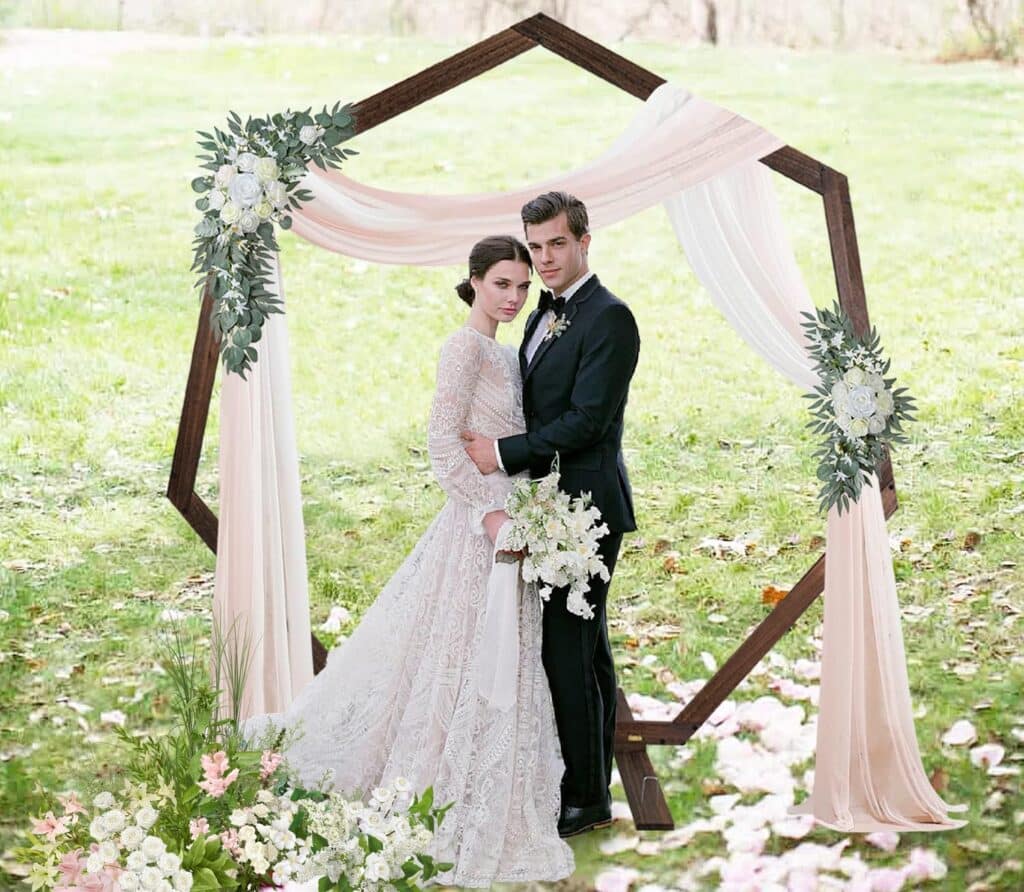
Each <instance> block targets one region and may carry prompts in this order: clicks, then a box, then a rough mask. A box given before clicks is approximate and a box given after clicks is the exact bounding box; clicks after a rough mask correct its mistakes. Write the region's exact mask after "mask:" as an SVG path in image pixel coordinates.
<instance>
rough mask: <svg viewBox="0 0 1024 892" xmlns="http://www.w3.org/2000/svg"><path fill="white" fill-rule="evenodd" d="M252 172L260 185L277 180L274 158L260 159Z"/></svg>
mask: <svg viewBox="0 0 1024 892" xmlns="http://www.w3.org/2000/svg"><path fill="white" fill-rule="evenodd" d="M252 170H253V173H255V174H256V176H257V177H258V178H259V180H260V182H262V183H269V182H270V181H271V180H276V179H277V161H276V160H275V159H274V158H260V159H259V160H258V161H257V162H256V164H255V166H254V167H253V169H252Z"/></svg>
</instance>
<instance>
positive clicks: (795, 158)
mask: <svg viewBox="0 0 1024 892" xmlns="http://www.w3.org/2000/svg"><path fill="white" fill-rule="evenodd" d="M536 46H542V47H544V48H545V49H547V50H549V51H550V52H552V53H555V54H556V55H558V56H561V57H562V58H563V59H566V60H567V61H569V62H571V63H573V64H574V65H577V66H579V67H580V68H583V69H585V70H586V71H589V72H591V73H592V74H595V75H597V76H598V77H600V78H602V79H603V80H606V81H608V82H609V83H611V84H613V85H614V86H616V87H619V88H620V89H621V90H624V91H625V92H627V93H629V94H630V95H632V96H635V97H636V98H638V99H641V100H646V99H647V97H648V96H650V94H651V93H652V92H653V91H654V90H655V89H656V88H657V87H658V86H660V85H661V84H663V83H665V79H664V78H662V77H659V76H658V75H656V74H654V73H653V72H651V71H648V70H647V69H646V68H642V67H641V66H639V65H637V64H636V63H634V62H631V61H630V60H629V59H626V58H625V57H624V56H620V55H619V54H618V53H615V52H613V51H612V50H610V49H608V48H607V47H604V46H602V45H601V44H599V43H596V42H595V41H593V40H590V39H589V38H587V37H584V36H583V35H582V34H580V33H579V32H577V31H574V30H573V29H572V28H569V27H567V26H566V25H563V24H562V23H561V22H558V21H556V20H555V19H552V18H550V17H549V16H547V15H544V14H543V13H538V14H537V15H534V16H531V17H530V18H527V19H523V20H522V21H521V22H519V23H517V24H515V25H512V26H511V27H510V28H506V29H505V30H504V31H500V32H499V33H497V34H495V35H493V36H491V37H488V38H487V39H485V40H482V41H480V42H479V43H476V44H474V45H473V46H471V47H469V48H468V49H465V50H462V51H461V52H458V53H456V54H455V55H453V56H449V57H448V58H447V59H443V60H442V61H440V62H437V63H435V64H434V65H431V66H430V67H429V68H425V69H424V70H423V71H421V72H419V73H418V74H414V75H412V76H411V77H408V78H406V79H405V80H402V81H399V82H398V83H397V84H394V85H392V86H390V87H388V88H387V89H385V90H382V91H381V92H379V93H375V94H374V95H372V96H369V97H367V98H366V99H364V100H362V101H361V102H358V103H356V104H355V105H354V106H353V107H352V114H353V117H354V118H355V132H356V133H365V132H366V131H367V130H370V129H371V128H373V127H376V126H377V125H378V124H382V123H384V122H385V121H388V120H391V119H392V118H394V117H397V116H398V115H400V114H402V113H403V112H406V111H409V110H410V109H413V108H415V107H416V106H418V105H422V104H423V103H424V102H427V101H428V100H430V99H433V98H434V97H436V96H440V95H442V94H443V93H446V92H448V91H449V90H451V89H453V88H454V87H457V86H459V85H460V84H463V83H466V82H467V81H470V80H473V79H474V78H476V77H478V76H479V75H481V74H484V73H485V72H487V71H490V70H491V69H493V68H496V67H498V66H499V65H502V64H503V63H505V62H507V61H509V60H510V59H513V58H515V57H516V56H519V55H521V54H522V53H524V52H526V51H527V50H530V49H533V48H534V47H536ZM760 160H761V162H762V163H763V164H766V165H767V166H768V167H770V168H771V169H772V170H774V171H776V172H777V173H780V174H782V175H783V176H784V177H786V178H788V179H790V180H793V181H794V182H796V183H799V184H800V185H801V186H804V187H805V188H807V189H810V190H811V191H813V192H816V193H818V194H819V195H821V196H822V200H823V205H824V211H825V226H826V229H827V231H828V238H829V247H830V249H831V253H832V266H833V269H834V271H835V281H836V291H837V293H838V296H839V303H840V305H841V306H842V308H843V310H845V312H846V313H847V314H848V315H849V316H850V318H851V319H852V321H853V324H854V328H855V329H856V331H857V332H858V334H865V333H866V332H867V331H868V330H869V328H870V324H869V321H868V310H867V301H866V297H865V293H864V279H863V275H862V272H861V267H860V255H859V252H858V249H857V235H856V232H855V229H854V222H853V207H852V204H851V202H850V189H849V184H848V182H847V179H846V177H845V176H844V175H843V174H841V173H839V171H836V170H833V169H832V168H830V167H828V166H827V165H825V164H822V163H821V162H820V161H817V160H816V159H814V158H812V157H811V156H809V155H805V154H804V153H803V152H800V151H798V150H797V149H794V148H793V147H792V146H788V145H787V146H783V147H782V148H780V149H777V150H776V151H774V152H772V153H770V154H768V155H765V156H764V157H763V158H761V159H760ZM211 310H212V296H211V294H210V292H209V289H206V290H204V292H203V299H202V306H201V308H200V311H199V322H198V326H197V329H196V337H195V342H194V345H193V348H192V362H191V365H190V368H189V375H188V383H187V385H186V390H185V398H184V404H183V406H182V412H181V422H180V424H179V426H178V437H177V441H176V443H175V448H174V458H173V459H172V462H171V474H170V480H169V481H168V484H167V498H168V499H170V501H171V502H172V504H173V505H174V506H175V507H176V508H177V509H178V510H179V511H180V512H181V514H182V516H183V517H184V518H185V520H186V521H187V522H188V524H189V525H190V526H191V527H192V528H193V529H194V530H195V531H196V533H197V534H198V535H199V537H200V538H201V539H202V540H203V541H204V542H205V543H206V545H207V546H208V547H209V548H210V550H211V551H213V552H216V550H217V517H216V515H214V513H213V511H211V510H210V508H209V506H208V505H207V504H206V503H205V502H204V501H203V499H202V498H201V497H200V496H199V495H198V494H197V493H196V491H195V481H196V473H197V470H198V467H199V459H200V455H201V452H202V444H203V435H204V433H205V431H206V420H207V416H208V415H209V409H210V400H211V396H212V393H213V382H214V379H215V377H216V373H217V365H218V349H217V342H216V339H215V336H214V334H213V331H212V329H211V328H210V325H209V317H210V312H211ZM271 324H272V323H271ZM878 477H879V481H880V485H881V487H882V504H883V506H884V509H885V516H886V517H887V518H888V517H889V516H890V515H891V514H892V513H893V512H894V511H895V510H896V508H897V500H896V485H895V483H894V481H893V474H892V462H891V460H890V457H889V455H888V453H886V457H885V459H884V461H883V462H882V463H881V464H880V465H879V468H878ZM824 580H825V556H824V555H822V556H820V557H819V558H818V559H817V561H815V563H814V564H813V565H812V566H811V567H810V568H809V569H808V570H807V572H806V573H805V574H804V575H803V577H802V578H801V579H800V580H799V582H797V584H796V585H795V586H794V587H793V588H792V589H791V590H790V592H789V594H788V595H787V596H786V597H785V598H783V600H782V601H780V602H779V603H778V604H777V605H776V606H775V608H774V609H773V610H772V611H771V612H770V613H769V614H768V615H767V616H766V617H765V618H764V620H762V622H761V623H760V624H759V625H758V626H757V628H755V629H754V631H753V632H752V633H751V634H750V636H749V637H748V638H747V639H746V640H745V641H744V642H743V643H742V644H740V646H739V647H738V648H737V649H736V651H735V652H734V653H733V655H732V656H731V657H730V658H729V659H728V660H726V662H725V663H724V664H723V665H722V667H721V668H720V669H719V670H718V671H717V672H716V673H715V675H714V676H712V678H711V679H709V680H708V682H707V684H706V685H705V686H704V687H703V688H702V689H701V690H700V691H699V692H698V693H697V695H696V696H695V697H694V698H693V700H691V701H690V703H688V704H687V705H686V708H685V709H683V711H682V712H681V713H680V714H679V716H678V717H677V718H676V719H674V720H673V721H667V722H665V721H662V722H653V721H637V720H636V719H635V718H634V717H633V715H632V713H631V711H630V709H629V705H628V703H627V702H626V696H625V694H624V693H623V691H622V689H621V688H620V689H619V692H618V715H617V719H616V730H615V759H616V762H617V763H618V766H619V774H620V776H621V777H622V782H623V786H624V787H625V790H626V796H627V798H628V800H629V805H630V809H631V810H632V813H633V819H634V822H635V824H636V826H637V828H638V829H641V830H664V829H671V828H672V827H673V826H674V822H673V820H672V815H671V813H670V812H669V809H668V804H667V802H666V801H665V796H664V793H663V792H662V789H661V785H660V783H659V781H658V778H657V775H656V773H655V771H654V768H653V766H652V764H651V761H650V758H649V756H648V754H647V747H648V746H649V745H658V744H661V745H675V746H678V745H681V744H683V743H685V742H686V741H687V740H689V739H690V737H692V736H693V734H694V732H695V731H696V730H697V729H698V728H699V727H700V726H701V725H702V724H703V723H704V722H705V721H707V719H708V718H709V717H710V716H711V714H712V713H713V712H714V711H715V709H716V708H717V707H718V705H719V704H720V703H722V702H723V701H724V700H725V699H726V697H728V696H729V694H731V693H732V691H733V690H734V689H735V688H736V686H737V685H738V684H739V683H740V682H741V681H742V680H743V679H744V678H746V676H747V675H748V674H749V673H750V670H751V669H753V668H754V666H755V665H757V663H758V661H759V660H761V659H762V658H763V657H764V656H765V654H767V653H768V651H770V650H771V649H772V647H774V645H775V643H776V642H777V641H778V640H779V639H780V638H781V637H782V636H783V635H784V634H785V633H786V632H787V631H788V630H789V629H790V628H791V627H792V626H793V625H794V624H795V623H796V621H797V620H798V619H799V618H800V617H801V616H802V615H803V613H804V611H805V610H806V609H807V608H808V607H809V606H810V605H811V604H812V603H813V602H814V601H815V600H816V599H817V597H818V595H820V594H821V592H822V591H823V589H824ZM311 643H312V648H313V668H314V671H315V672H320V671H321V670H322V669H323V668H324V666H325V665H326V661H327V651H326V649H325V648H324V646H323V644H322V643H321V642H320V641H319V639H318V638H317V637H316V635H313V636H312V642H311Z"/></svg>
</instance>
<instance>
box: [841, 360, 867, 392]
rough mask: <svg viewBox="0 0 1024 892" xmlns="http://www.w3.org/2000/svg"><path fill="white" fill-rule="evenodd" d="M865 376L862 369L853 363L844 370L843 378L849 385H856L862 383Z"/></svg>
mask: <svg viewBox="0 0 1024 892" xmlns="http://www.w3.org/2000/svg"><path fill="white" fill-rule="evenodd" d="M866 377H867V375H865V373H864V369H862V368H861V367H860V366H857V365H855V366H854V367H853V368H852V369H847V370H846V374H845V375H843V380H844V381H845V382H846V383H847V384H849V385H850V386H851V387H856V386H857V385H858V384H863V383H864V379H865V378H866Z"/></svg>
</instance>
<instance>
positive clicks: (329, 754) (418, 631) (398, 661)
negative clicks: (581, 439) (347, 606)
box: [242, 326, 574, 887]
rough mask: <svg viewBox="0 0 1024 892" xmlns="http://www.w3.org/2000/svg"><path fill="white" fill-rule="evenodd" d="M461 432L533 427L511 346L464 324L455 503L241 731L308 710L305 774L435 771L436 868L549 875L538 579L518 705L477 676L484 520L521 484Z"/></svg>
mask: <svg viewBox="0 0 1024 892" xmlns="http://www.w3.org/2000/svg"><path fill="white" fill-rule="evenodd" d="M467 430H474V431H477V432H479V433H482V434H485V435H486V436H489V437H495V438H497V437H502V436H507V435H509V434H515V433H522V432H523V431H524V430H525V424H524V421H523V412H522V385H521V383H520V377H519V365H518V358H517V355H516V352H515V350H514V349H513V348H512V347H508V346H503V345H500V344H499V343H497V341H495V340H494V339H493V338H490V337H487V336H486V335H484V334H481V333H480V332H478V331H476V329H473V328H471V327H469V326H465V327H463V328H461V329H459V330H458V331H456V332H455V333H454V334H453V335H451V336H450V337H449V339H448V340H447V341H446V342H445V344H444V347H443V348H442V351H441V359H440V363H439V367H438V377H437V391H436V393H435V396H434V402H433V406H432V409H431V413H430V423H429V430H428V449H429V453H430V459H431V464H432V467H433V470H434V473H435V475H436V476H437V479H438V481H439V482H440V484H441V486H442V487H444V489H445V490H446V492H447V493H448V496H449V498H448V501H447V502H446V503H445V505H444V507H443V508H442V509H441V511H440V513H439V514H438V515H437V517H435V518H434V520H433V522H432V523H431V524H430V526H429V527H428V529H427V530H426V532H425V533H424V534H423V536H422V538H420V540H419V542H418V543H417V544H416V546H415V548H414V549H413V550H412V553H411V554H410V555H409V556H408V557H407V558H406V560H405V561H404V563H403V564H402V565H401V567H400V568H399V569H398V571H397V572H396V573H395V574H394V576H393V577H392V578H391V579H390V581H389V582H388V583H387V585H386V586H385V587H384V589H383V591H381V593H380V595H379V596H378V597H377V599H376V601H375V602H374V603H373V605H372V606H371V607H370V608H369V609H368V610H367V611H366V614H365V615H364V616H363V618H362V621H361V622H360V623H359V625H358V627H357V628H356V629H355V631H354V632H353V633H352V635H351V636H350V637H349V639H348V640H347V641H345V642H343V643H342V644H341V645H340V646H338V647H337V648H335V649H334V650H332V651H331V652H330V653H329V655H328V660H327V665H326V667H325V669H324V670H323V671H322V672H320V673H319V674H318V675H316V676H315V677H314V679H313V681H312V682H310V683H309V684H308V685H307V686H306V687H305V688H304V689H303V690H302V691H301V692H300V693H299V695H298V697H297V698H296V700H295V701H294V702H293V703H292V704H291V706H290V707H289V708H288V710H287V711H286V712H285V713H284V714H283V715H282V714H279V713H275V714H272V715H262V716H254V717H252V718H250V719H248V720H246V721H245V722H243V724H242V731H243V733H244V734H245V735H246V737H247V738H249V739H250V740H253V739H256V738H257V736H258V735H260V734H262V733H264V732H265V731H266V730H267V725H268V724H269V723H272V724H274V725H276V726H277V727H280V726H281V725H282V724H284V725H286V726H288V727H293V726H295V725H296V724H297V723H301V725H300V727H299V729H298V730H297V732H296V733H297V734H299V735H301V736H299V738H298V739H297V740H296V741H295V742H294V743H293V744H292V745H291V746H290V748H288V749H287V750H286V751H285V756H286V758H287V760H288V762H289V764H290V765H291V766H292V767H293V768H294V769H295V770H296V772H297V773H298V774H299V776H300V778H301V779H302V781H303V782H305V783H307V784H309V785H313V784H315V783H316V782H317V781H318V780H319V779H320V778H321V777H322V776H323V773H324V771H325V770H326V769H332V770H333V782H334V787H335V788H336V789H337V790H339V791H341V792H344V793H352V792H355V791H360V792H361V793H363V794H364V795H367V794H368V793H369V791H370V790H371V789H372V788H373V787H375V786H378V785H381V784H383V783H387V782H388V781H390V780H391V779H393V778H394V777H396V776H404V777H406V778H408V779H409V780H410V781H411V783H412V787H413V789H414V790H416V791H421V790H423V789H424V788H426V787H427V786H428V785H432V786H433V787H434V799H435V802H436V803H437V804H439V805H443V804H445V803H448V802H454V806H453V807H452V808H451V810H450V811H449V812H448V813H447V814H446V815H445V818H444V820H443V821H442V822H441V825H440V827H439V828H438V830H437V833H436V836H435V839H434V842H433V846H432V848H431V850H430V852H429V854H431V855H433V856H434V857H436V858H437V859H438V860H440V861H450V862H453V863H454V865H455V867H454V868H453V869H452V870H451V871H449V872H447V873H446V874H443V875H442V876H441V877H440V878H439V879H440V881H441V882H444V883H447V884H450V885H458V886H480V887H487V886H490V885H491V884H492V883H498V882H523V881H528V880H538V881H553V880H557V879H561V878H563V877H565V876H568V875H569V874H571V873H572V871H573V869H574V861H573V854H572V850H571V849H570V848H569V846H568V845H566V843H565V842H563V841H562V840H561V839H560V838H559V836H558V830H557V823H558V811H559V785H560V781H561V777H562V771H563V764H562V759H561V755H560V751H559V749H558V738H557V732H556V728H555V720H554V713H553V711H552V706H551V695H550V691H549V689H548V684H547V678H546V676H545V673H544V668H543V665H542V663H541V607H540V603H539V601H538V599H537V596H536V593H535V592H534V590H533V589H532V587H531V588H526V587H525V586H523V585H522V583H520V586H519V594H520V605H519V627H518V628H519V662H518V683H517V690H516V700H515V703H514V705H513V706H512V707H511V708H510V709H508V710H506V711H498V710H496V709H494V708H492V707H491V706H489V705H488V703H487V702H485V701H484V700H483V699H481V697H480V696H479V694H478V691H477V686H476V684H475V683H474V679H473V676H472V669H473V666H474V661H475V659H476V658H477V655H478V651H479V645H480V639H481V631H482V625H483V618H484V606H485V594H486V587H487V578H488V574H489V572H490V568H491V566H492V565H493V548H492V545H491V542H490V540H489V539H488V538H487V536H486V534H485V533H484V532H483V527H482V523H481V521H482V518H483V515H484V514H485V513H487V512H488V511H493V510H496V509H498V508H501V507H502V506H503V504H504V499H505V495H506V494H507V492H508V490H509V488H510V486H511V482H510V479H509V478H508V477H507V476H505V475H504V474H502V473H495V474H490V475H487V476H486V477H485V476H483V475H481V474H480V473H479V471H478V470H477V469H476V467H475V466H474V465H473V463H472V462H471V461H470V460H469V457H468V456H467V455H466V453H465V450H464V443H463V442H462V440H461V434H462V433H463V432H464V431H467Z"/></svg>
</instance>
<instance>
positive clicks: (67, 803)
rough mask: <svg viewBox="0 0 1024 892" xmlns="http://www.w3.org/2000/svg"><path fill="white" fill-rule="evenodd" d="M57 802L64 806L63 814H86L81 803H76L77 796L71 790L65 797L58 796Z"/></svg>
mask: <svg viewBox="0 0 1024 892" xmlns="http://www.w3.org/2000/svg"><path fill="white" fill-rule="evenodd" d="M57 801H58V802H60V804H61V805H63V806H64V814H66V815H74V814H80V815H84V814H88V812H86V810H85V808H84V806H83V805H82V803H81V802H79V801H78V794H77V793H76V792H75V791H74V790H72V791H71V793H69V794H68V795H67V796H58V797H57Z"/></svg>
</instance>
